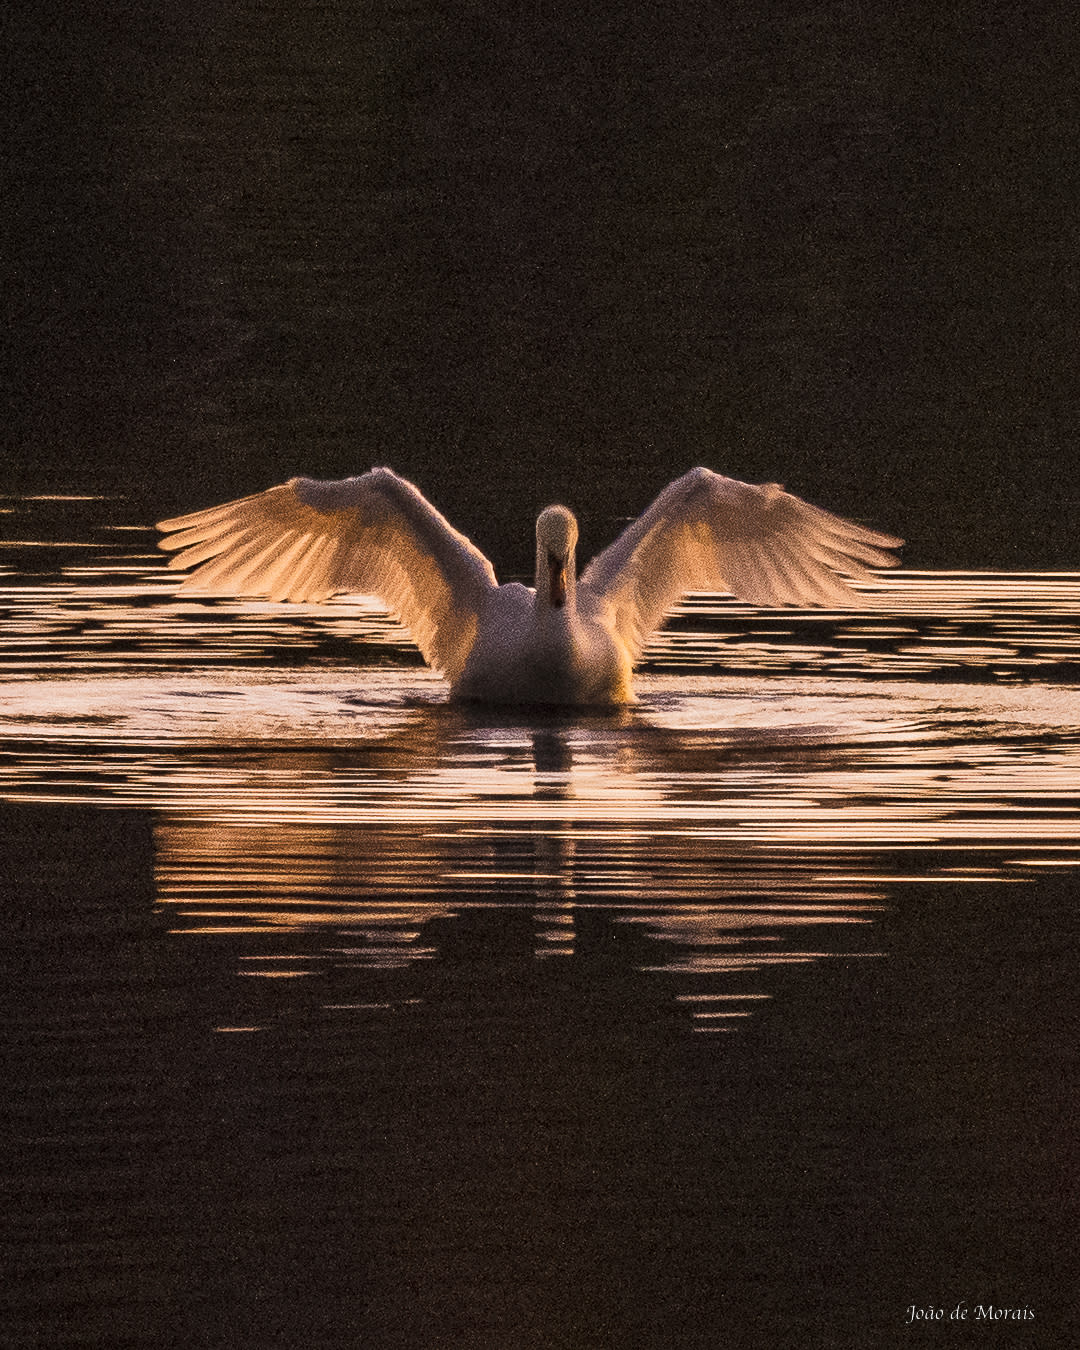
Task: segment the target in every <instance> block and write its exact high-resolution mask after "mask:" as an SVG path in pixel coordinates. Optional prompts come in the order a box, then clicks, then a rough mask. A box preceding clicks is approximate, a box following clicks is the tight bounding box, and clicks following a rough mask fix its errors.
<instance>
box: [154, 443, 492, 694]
mask: <svg viewBox="0 0 1080 1350" xmlns="http://www.w3.org/2000/svg"><path fill="white" fill-rule="evenodd" d="M158 529H159V530H161V531H162V532H163V533H164V534H165V535H166V536H167V537H166V538H164V539H162V540H161V541H160V546H161V547H162V548H164V549H170V550H171V549H175V550H177V553H176V556H175V557H174V558H171V559H170V560H169V566H170V567H171V568H181V567H193V568H194V569H195V570H194V571H193V572H192V573H191V575H190V576H188V577H186V578H185V580H184V583H183V586H182V587H181V590H183V591H192V592H196V593H198V594H202V595H253V596H265V597H267V598H269V599H272V600H299V601H320V600H325V599H327V597H328V596H331V595H335V594H338V593H341V592H351V593H354V594H355V593H363V594H370V595H375V596H378V598H379V599H380V600H381V601H382V602H383V603H384V604H385V605H386V606H387V607H388V608H389V609H390V610H392V611H393V612H394V613H395V614H396V615H397V616H398V617H399V618H400V619H401V621H402V622H403V623H404V624H405V625H406V627H407V628H408V629H409V632H410V633H411V634H412V637H413V640H414V641H415V642H416V645H417V646H418V647H419V648H420V650H421V652H422V653H423V655H424V659H425V660H426V661H428V662H429V664H430V665H432V666H433V667H434V668H435V669H436V670H439V671H441V672H442V673H443V674H444V675H446V676H447V678H448V679H451V680H454V679H456V678H457V677H458V676H459V675H460V674H461V671H462V669H463V668H464V665H465V660H466V658H467V657H468V654H469V651H470V650H471V648H472V645H473V640H474V638H475V636H476V622H477V616H478V614H479V611H480V607H481V605H482V604H483V601H484V599H485V597H486V596H487V594H488V593H489V592H490V591H491V590H492V589H493V588H494V586H495V584H496V582H495V573H494V571H493V570H492V566H491V564H490V563H489V562H488V560H487V559H486V558H485V557H484V555H483V554H482V553H481V552H480V551H479V550H478V549H477V548H475V547H474V546H473V545H472V544H471V543H470V542H469V540H468V539H466V538H465V536H464V535H463V534H459V533H458V532H457V530H455V529H453V528H452V527H451V526H450V525H449V523H448V522H447V521H446V519H445V518H444V517H443V516H441V515H440V514H439V512H438V511H436V510H435V508H434V507H433V506H432V505H431V503H430V502H428V501H427V500H426V499H425V498H424V496H423V494H422V493H421V492H420V491H419V489H417V488H415V487H414V486H413V485H412V484H411V483H407V482H406V481H405V480H404V479H403V478H399V477H398V476H397V475H396V474H395V473H392V472H391V471H390V470H389V469H372V470H371V472H370V473H365V474H363V475H361V476H360V477H358V478H345V479H342V480H340V481H338V482H318V481H316V480H315V479H313V478H293V479H290V481H289V482H288V483H282V484H281V485H280V486H279V487H273V488H270V489H269V490H268V491H266V492H260V493H257V494H256V495H255V496H253V497H244V498H241V499H240V500H239V501H234V502H227V503H226V504H225V505H223V506H214V507H211V508H210V509H209V510H206V511H196V512H193V513H192V514H191V515H188V516H178V517H177V518H176V519H174V520H163V521H161V522H160V523H159V525H158Z"/></svg>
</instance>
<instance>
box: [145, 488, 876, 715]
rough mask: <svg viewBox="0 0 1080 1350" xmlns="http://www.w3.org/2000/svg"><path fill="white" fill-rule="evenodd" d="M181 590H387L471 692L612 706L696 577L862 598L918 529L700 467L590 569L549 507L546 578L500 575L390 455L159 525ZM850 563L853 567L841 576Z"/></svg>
mask: <svg viewBox="0 0 1080 1350" xmlns="http://www.w3.org/2000/svg"><path fill="white" fill-rule="evenodd" d="M157 528H158V529H159V530H160V531H161V532H162V535H163V537H162V538H161V539H160V540H159V543H160V546H161V547H162V548H163V549H167V550H171V551H172V552H173V554H174V556H173V557H172V558H170V560H169V564H168V565H169V567H170V568H192V569H194V570H193V571H191V572H190V574H189V575H188V576H187V577H186V578H185V579H184V582H183V584H182V586H181V587H180V590H181V591H184V592H194V593H197V594H201V595H249V596H262V597H268V598H270V599H272V600H296V601H312V602H318V601H322V600H325V599H327V597H329V596H331V595H335V594H338V593H341V592H351V593H354V594H355V593H365V594H372V595H375V596H377V597H378V598H379V599H380V600H381V601H382V602H383V603H384V604H385V605H386V606H387V608H389V609H390V610H391V611H392V612H393V613H395V614H396V615H397V616H398V617H399V618H400V619H401V621H402V622H403V623H404V624H405V625H406V627H407V628H408V629H409V632H410V633H411V635H412V637H413V639H414V641H415V642H416V644H417V646H418V647H419V648H420V651H421V652H422V653H423V656H424V659H425V660H426V661H427V662H428V664H429V665H430V666H431V667H432V668H433V669H434V670H436V671H437V672H439V673H441V674H442V675H443V676H445V678H446V679H447V680H448V681H449V683H450V696H451V698H452V699H455V700H471V701H480V702H495V703H518V704H528V703H539V704H562V705H575V706H594V705H598V706H613V705H618V704H622V703H630V702H633V701H634V693H633V688H632V683H631V676H632V672H633V668H634V665H635V663H636V662H637V661H638V660H639V659H640V657H641V654H642V652H643V650H644V647H645V643H646V642H647V640H648V638H649V635H650V634H651V633H652V632H653V630H654V629H656V628H657V627H658V626H659V624H660V622H661V620H662V618H663V616H664V613H665V612H666V611H667V610H668V609H669V608H670V607H671V606H672V605H673V604H674V603H675V602H676V601H677V600H678V599H679V598H680V597H681V596H682V595H683V594H684V593H685V592H687V591H692V590H709V591H725V590H726V591H730V592H731V593H732V594H734V595H735V596H737V597H738V598H739V599H742V600H745V601H748V602H749V603H751V604H754V605H763V606H778V605H797V606H807V605H828V606H851V605H853V604H856V603H858V597H857V596H856V593H855V592H854V591H853V590H852V588H851V586H850V585H849V584H848V582H847V581H846V580H845V579H844V578H845V577H848V578H854V579H856V580H860V579H866V578H867V577H868V576H869V575H870V574H869V571H868V568H871V567H891V566H894V565H895V563H896V561H897V559H896V557H895V556H894V554H893V553H892V552H891V550H893V549H896V548H899V546H900V544H901V543H902V540H899V539H894V538H893V537H892V536H890V535H887V534H880V533H878V532H877V531H875V530H870V529H866V528H865V527H863V526H862V525H856V524H853V523H852V522H850V521H846V520H841V519H840V518H839V517H838V516H834V515H830V514H829V513H828V512H827V511H823V510H821V509H820V508H819V507H816V506H811V505H810V504H809V503H808V502H804V501H802V500H800V498H798V497H795V496H793V495H791V494H790V493H788V492H785V491H784V489H783V488H782V487H780V486H779V485H778V484H776V483H765V484H760V485H755V484H750V483H741V482H738V481H737V480H736V479H734V478H725V477H723V476H722V475H721V474H718V473H714V472H712V470H710V469H705V468H696V469H691V470H690V472H689V473H686V474H684V475H683V476H682V477H681V478H678V479H676V480H675V481H674V482H672V483H669V484H668V486H667V487H666V488H665V489H664V490H663V492H661V494H660V495H659V497H657V499H656V500H655V501H654V502H653V504H652V505H651V506H650V507H649V508H648V510H647V511H645V513H644V514H643V515H641V516H639V517H638V519H637V520H636V521H634V522H633V524H631V525H629V526H628V527H627V528H626V529H625V530H624V531H623V533H622V534H621V535H620V536H619V538H617V539H616V540H615V542H614V543H613V544H611V545H609V547H607V548H606V549H604V550H603V552H601V553H599V554H598V555H597V556H596V557H595V558H593V560H592V561H591V562H590V563H589V565H588V567H586V568H585V570H584V571H583V572H582V574H581V575H580V577H579V576H578V575H577V570H576V563H575V550H576V546H577V538H578V527H577V521H576V520H575V519H574V516H573V514H572V513H571V512H570V511H569V510H567V508H566V507H565V506H549V507H547V509H546V510H544V511H542V512H541V513H540V515H539V517H538V519H537V521H536V586H535V589H534V588H531V587H527V586H523V585H522V584H521V583H520V582H513V581H512V582H509V583H507V584H504V585H501V586H500V585H499V584H498V582H497V581H496V578H495V572H494V569H493V568H492V566H491V563H490V562H489V561H488V560H487V558H485V557H484V555H483V554H482V553H481V552H480V550H479V549H477V548H476V547H475V546H474V545H473V544H472V543H470V541H469V540H468V539H466V538H465V536H464V535H462V534H460V533H459V532H458V531H457V530H455V529H454V528H453V527H452V526H451V525H450V524H449V523H448V521H447V520H446V519H445V518H444V517H443V516H442V515H440V514H439V512H438V511H437V510H436V509H435V508H434V507H433V506H432V505H431V503H430V502H428V501H427V499H426V498H425V497H424V496H423V494H422V493H421V492H420V490H419V489H418V488H416V487H414V486H413V484H412V483H409V482H406V480H405V479H403V478H399V477H398V475H397V474H395V473H394V472H393V471H392V470H390V469H385V468H377V469H372V470H370V472H368V473H365V474H361V475H359V476H358V477H355V478H345V479H341V480H339V481H336V482H322V481H318V480H315V479H312V478H292V479H290V480H289V482H287V483H282V484H280V485H279V486H277V487H272V488H269V489H268V490H267V491H265V492H260V493H256V494H255V495H254V496H251V497H244V498H241V499H240V500H238V501H232V502H227V503H225V504H224V505H222V506H215V507H211V508H209V509H208V510H205V511H196V512H194V513H192V514H190V515H184V516H178V517H176V518H175V519H173V520H163V521H161V522H159V524H158V527H157ZM841 574H842V575H841Z"/></svg>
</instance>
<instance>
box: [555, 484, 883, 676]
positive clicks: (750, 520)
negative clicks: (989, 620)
mask: <svg viewBox="0 0 1080 1350" xmlns="http://www.w3.org/2000/svg"><path fill="white" fill-rule="evenodd" d="M902 542H903V541H902V540H900V539H894V538H892V537H891V536H890V535H887V534H879V533H877V531H875V530H867V529H864V528H863V526H861V525H855V524H853V523H852V522H851V521H847V520H841V519H840V517H839V516H833V515H830V514H829V513H828V512H827V511H822V510H820V509H819V508H818V507H816V506H811V505H810V504H809V503H808V502H804V501H800V499H799V498H798V497H793V496H792V495H791V494H790V493H788V492H785V491H784V490H783V488H781V487H779V486H778V485H777V484H776V483H766V484H764V485H762V486H754V485H752V484H750V483H740V482H737V481H736V480H735V479H734V478H723V477H721V475H720V474H717V473H713V472H711V470H709V469H691V470H690V472H689V473H687V474H684V475H683V477H682V478H678V479H676V480H675V482H674V483H669V484H668V486H667V487H666V488H665V489H664V491H663V492H662V493H661V494H660V496H659V497H657V499H656V501H654V502H653V504H652V506H650V507H649V509H648V510H647V511H646V512H645V513H644V515H642V516H640V517H639V518H638V519H637V520H636V521H635V522H634V524H633V525H631V526H629V527H628V528H627V529H626V530H625V531H624V532H623V533H622V534H621V535H620V536H619V538H618V539H616V541H615V542H614V543H613V544H612V545H610V547H608V548H606V549H604V551H603V552H602V553H599V554H597V556H596V557H595V558H594V559H593V561H592V562H591V563H590V564H589V566H588V567H587V568H586V569H585V571H584V572H583V573H582V576H581V588H582V591H583V592H584V591H589V592H591V596H590V599H591V601H592V602H593V603H595V604H598V605H600V606H601V607H605V608H607V610H608V613H609V615H612V616H613V618H614V623H615V628H616V631H617V632H618V634H619V636H620V638H621V639H622V641H623V642H624V643H625V644H626V646H627V649H628V650H629V651H630V653H631V656H632V658H633V659H634V660H635V661H636V660H637V659H638V657H639V656H640V655H641V652H642V650H643V648H644V646H645V643H646V642H647V641H648V638H649V635H650V634H651V633H652V632H653V631H654V629H655V628H656V627H657V626H658V625H659V623H660V621H661V619H662V618H663V616H664V613H665V611H666V610H668V609H670V607H671V606H672V605H673V604H674V603H675V602H676V601H677V600H678V599H679V597H680V596H682V595H684V594H685V593H686V592H687V591H730V592H731V593H732V594H733V595H736V596H738V598H739V599H740V600H747V601H749V602H750V603H751V604H754V605H763V606H774V605H830V606H831V605H836V606H849V605H852V604H855V603H857V601H856V596H855V592H854V591H853V590H852V589H851V587H850V586H849V585H848V584H847V582H846V581H844V580H843V577H842V576H840V575H838V573H842V574H844V576H848V577H852V578H854V579H856V580H864V579H865V578H867V577H868V576H869V573H868V571H867V569H868V568H869V567H894V566H895V565H896V562H897V559H896V558H895V557H894V556H893V554H892V553H890V552H888V551H887V550H889V549H894V548H898V547H899V546H900V544H901V543H902Z"/></svg>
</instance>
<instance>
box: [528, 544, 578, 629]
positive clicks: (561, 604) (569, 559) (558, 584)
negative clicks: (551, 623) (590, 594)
mask: <svg viewBox="0 0 1080 1350" xmlns="http://www.w3.org/2000/svg"><path fill="white" fill-rule="evenodd" d="M576 597H577V569H576V561H575V557H574V550H573V549H572V548H570V549H567V550H566V552H565V553H564V554H562V555H561V556H560V555H559V554H557V553H553V552H552V551H551V550H550V549H549V548H547V546H546V545H545V544H543V543H540V542H538V543H537V545H536V607H537V609H538V610H539V612H540V613H541V614H546V613H550V614H565V615H566V616H567V618H569V617H570V616H571V615H572V614H573V613H574V606H575V601H576Z"/></svg>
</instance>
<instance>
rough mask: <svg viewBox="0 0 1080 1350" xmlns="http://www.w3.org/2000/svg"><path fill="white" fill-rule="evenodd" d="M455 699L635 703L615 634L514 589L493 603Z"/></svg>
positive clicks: (484, 615)
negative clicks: (547, 606) (550, 607)
mask: <svg viewBox="0 0 1080 1350" xmlns="http://www.w3.org/2000/svg"><path fill="white" fill-rule="evenodd" d="M452 693H453V696H454V697H455V698H461V699H478V700H482V701H484V702H495V703H553V704H606V705H611V704H618V703H627V702H630V701H632V699H633V694H632V692H631V688H630V660H629V657H628V656H627V654H626V653H625V651H624V650H623V649H622V647H621V645H620V644H619V642H618V640H617V639H616V638H615V637H614V635H613V634H612V633H610V632H608V631H607V630H606V629H605V628H604V627H603V626H602V625H600V624H598V623H596V622H595V621H594V620H591V619H588V618H582V617H581V616H579V615H577V614H576V613H574V612H573V611H572V610H571V609H570V608H569V607H567V608H565V609H559V610H552V609H548V608H546V607H541V606H538V605H537V603H536V596H535V593H534V592H533V591H532V590H530V589H529V588H527V587H525V586H522V585H520V584H517V583H511V584H509V585H506V586H500V587H499V588H498V589H497V590H496V591H493V592H492V594H491V595H490V596H489V597H488V600H487V602H486V603H485V605H484V608H483V610H482V611H481V613H480V616H479V621H478V624H477V634H476V641H475V643H474V644H473V649H472V651H471V652H470V654H469V658H468V660H467V661H466V663H465V669H464V671H463V672H462V675H461V679H460V680H458V682H457V683H456V684H455V685H454V688H453V691H452Z"/></svg>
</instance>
